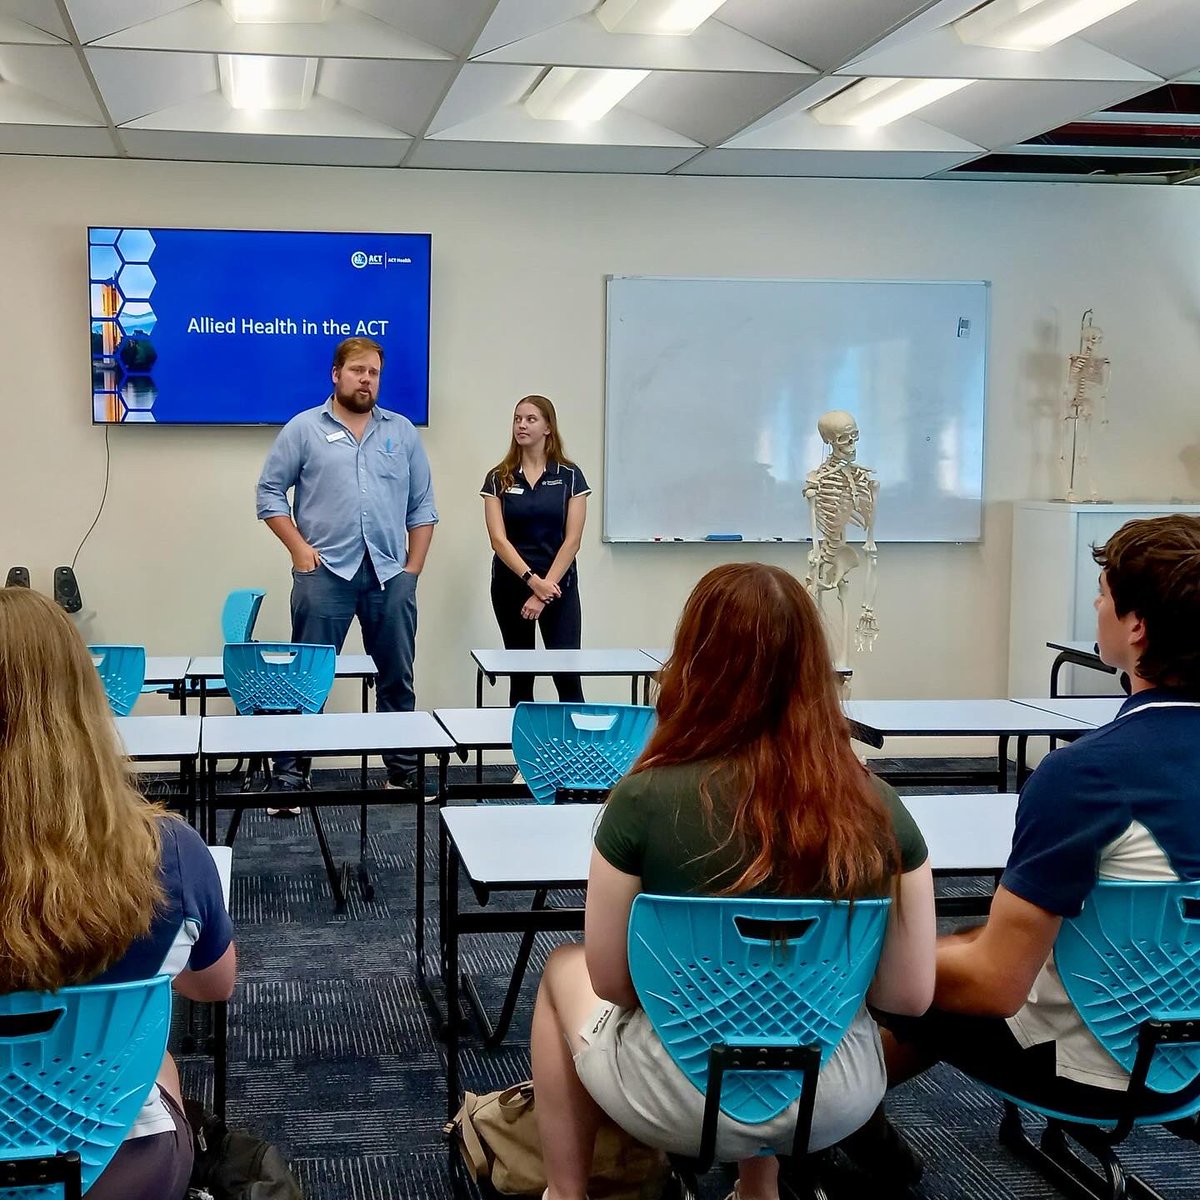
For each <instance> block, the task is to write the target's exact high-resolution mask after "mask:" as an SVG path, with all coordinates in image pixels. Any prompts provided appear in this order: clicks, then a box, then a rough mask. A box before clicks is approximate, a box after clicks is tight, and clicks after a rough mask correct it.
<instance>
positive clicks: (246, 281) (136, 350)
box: [88, 226, 430, 425]
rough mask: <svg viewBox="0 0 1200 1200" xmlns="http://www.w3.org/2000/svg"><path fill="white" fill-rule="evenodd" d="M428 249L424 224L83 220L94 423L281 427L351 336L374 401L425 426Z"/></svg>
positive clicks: (320, 394) (311, 401)
mask: <svg viewBox="0 0 1200 1200" xmlns="http://www.w3.org/2000/svg"><path fill="white" fill-rule="evenodd" d="M429 254H430V237H429V235H428V234H425V233H284V232H276V231H261V230H235V229H147V228H141V227H139V228H132V227H125V226H122V227H109V226H105V227H103V228H100V227H96V228H89V230H88V277H89V281H90V291H91V345H92V351H91V363H92V420H93V421H94V422H95V423H97V424H109V423H115V424H123V423H141V424H159V425H282V424H284V423H285V422H286V421H288V420H289V419H290V418H291V417H293V416H295V414H296V413H298V412H301V411H302V410H303V409H306V408H312V407H313V406H314V405H317V404H320V403H321V402H322V401H323V400H324V399H325V397H326V396H328V395H329V393H330V391H331V390H332V385H331V382H330V374H329V373H330V364H331V361H332V358H333V351H334V348H335V347H336V346H337V344H338V342H340V341H341V340H342V339H343V338H347V337H355V336H361V337H370V338H373V339H374V340H375V341H377V342H379V343H380V344H381V345H382V346H383V348H384V370H383V375H382V377H381V380H380V389H379V403H380V404H381V405H382V406H383V407H384V408H388V409H391V410H392V411H394V412H400V413H403V414H404V415H405V416H406V417H408V418H409V419H410V420H411V421H412V422H413V423H414V424H417V425H426V424H428V422H429Z"/></svg>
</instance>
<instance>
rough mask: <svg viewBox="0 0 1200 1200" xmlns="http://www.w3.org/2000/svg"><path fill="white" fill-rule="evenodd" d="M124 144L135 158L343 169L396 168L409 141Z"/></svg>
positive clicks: (133, 134) (198, 138)
mask: <svg viewBox="0 0 1200 1200" xmlns="http://www.w3.org/2000/svg"><path fill="white" fill-rule="evenodd" d="M121 139H122V141H123V142H124V143H125V145H126V148H127V149H128V151H129V153H130V154H131V155H133V156H134V157H135V158H165V159H186V160H193V161H195V160H200V161H206V162H247V163H299V164H301V165H311V166H325V165H329V166H344V167H394V166H398V165H399V163H400V160H401V159H402V158H403V157H404V154H405V153H406V151H407V149H408V146H409V140H408V139H407V138H396V139H392V140H380V139H376V138H353V137H346V138H342V137H338V138H322V137H304V136H301V137H295V136H291V135H286V136H279V137H273V136H270V135H245V134H230V133H190V132H180V131H163V130H156V129H124V130H122V131H121Z"/></svg>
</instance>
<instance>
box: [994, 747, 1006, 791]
mask: <svg viewBox="0 0 1200 1200" xmlns="http://www.w3.org/2000/svg"><path fill="white" fill-rule="evenodd" d="M996 791H998V792H1007V791H1008V734H1006V733H1003V734H1001V735H1000V738H999V741H998V745H997V747H996Z"/></svg>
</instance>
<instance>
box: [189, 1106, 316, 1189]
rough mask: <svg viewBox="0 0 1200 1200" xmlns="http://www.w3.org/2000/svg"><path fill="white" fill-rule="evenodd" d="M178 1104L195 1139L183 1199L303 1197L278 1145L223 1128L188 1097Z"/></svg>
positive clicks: (213, 1114) (218, 1120) (219, 1121)
mask: <svg viewBox="0 0 1200 1200" xmlns="http://www.w3.org/2000/svg"><path fill="white" fill-rule="evenodd" d="M184 1109H185V1111H186V1113H187V1119H188V1124H189V1125H191V1127H192V1133H193V1134H194V1137H195V1144H196V1160H195V1163H194V1164H193V1166H192V1178H191V1180H190V1181H189V1186H188V1200H304V1193H303V1192H302V1191H301V1190H300V1185H299V1184H298V1183H297V1182H296V1177H295V1176H294V1175H293V1174H292V1172H291V1170H290V1169H289V1168H288V1165H287V1163H286V1162H284V1160H283V1155H282V1154H280V1152H279V1149H278V1147H276V1146H272V1145H271V1143H270V1142H264V1141H263V1140H262V1138H257V1137H255V1136H254V1135H253V1134H252V1133H246V1132H244V1131H243V1130H240V1129H233V1130H231V1129H229V1128H228V1127H227V1126H226V1124H225V1122H224V1121H223V1120H221V1118H220V1117H218V1116H217V1115H216V1114H215V1113H211V1112H209V1111H208V1110H207V1109H205V1108H204V1107H203V1106H202V1105H200V1104H197V1103H196V1102H195V1101H194V1100H185V1101H184Z"/></svg>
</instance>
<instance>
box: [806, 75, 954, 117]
mask: <svg viewBox="0 0 1200 1200" xmlns="http://www.w3.org/2000/svg"><path fill="white" fill-rule="evenodd" d="M974 82H975V81H974V80H973V79H888V78H878V79H860V80H859V81H858V82H857V83H852V84H851V85H850V86H849V87H848V88H846V89H844V90H843V91H840V92H838V93H837V95H836V96H831V97H830V98H829V99H828V100H824V101H822V102H821V103H820V104H817V105H815V106H814V107H813V108H812V109H810V110H809V111H810V112H811V113H812V115H813V117H815V118H816V119H817V120H818V121H820V122H821V123H822V124H823V125H866V126H874V127H878V126H880V125H890V124H891V123H892V122H893V121H896V120H898V119H899V118H900V117H906V116H908V114H909V113H913V112H916V111H917V109H919V108H924V107H925V105H927V104H932V103H933V102H934V101H935V100H940V99H941V98H942V97H943V96H949V95H951V94H952V93H954V92H957V91H959V90H960V89H962V88H965V87H966V86H967V84H968V83H974Z"/></svg>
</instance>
